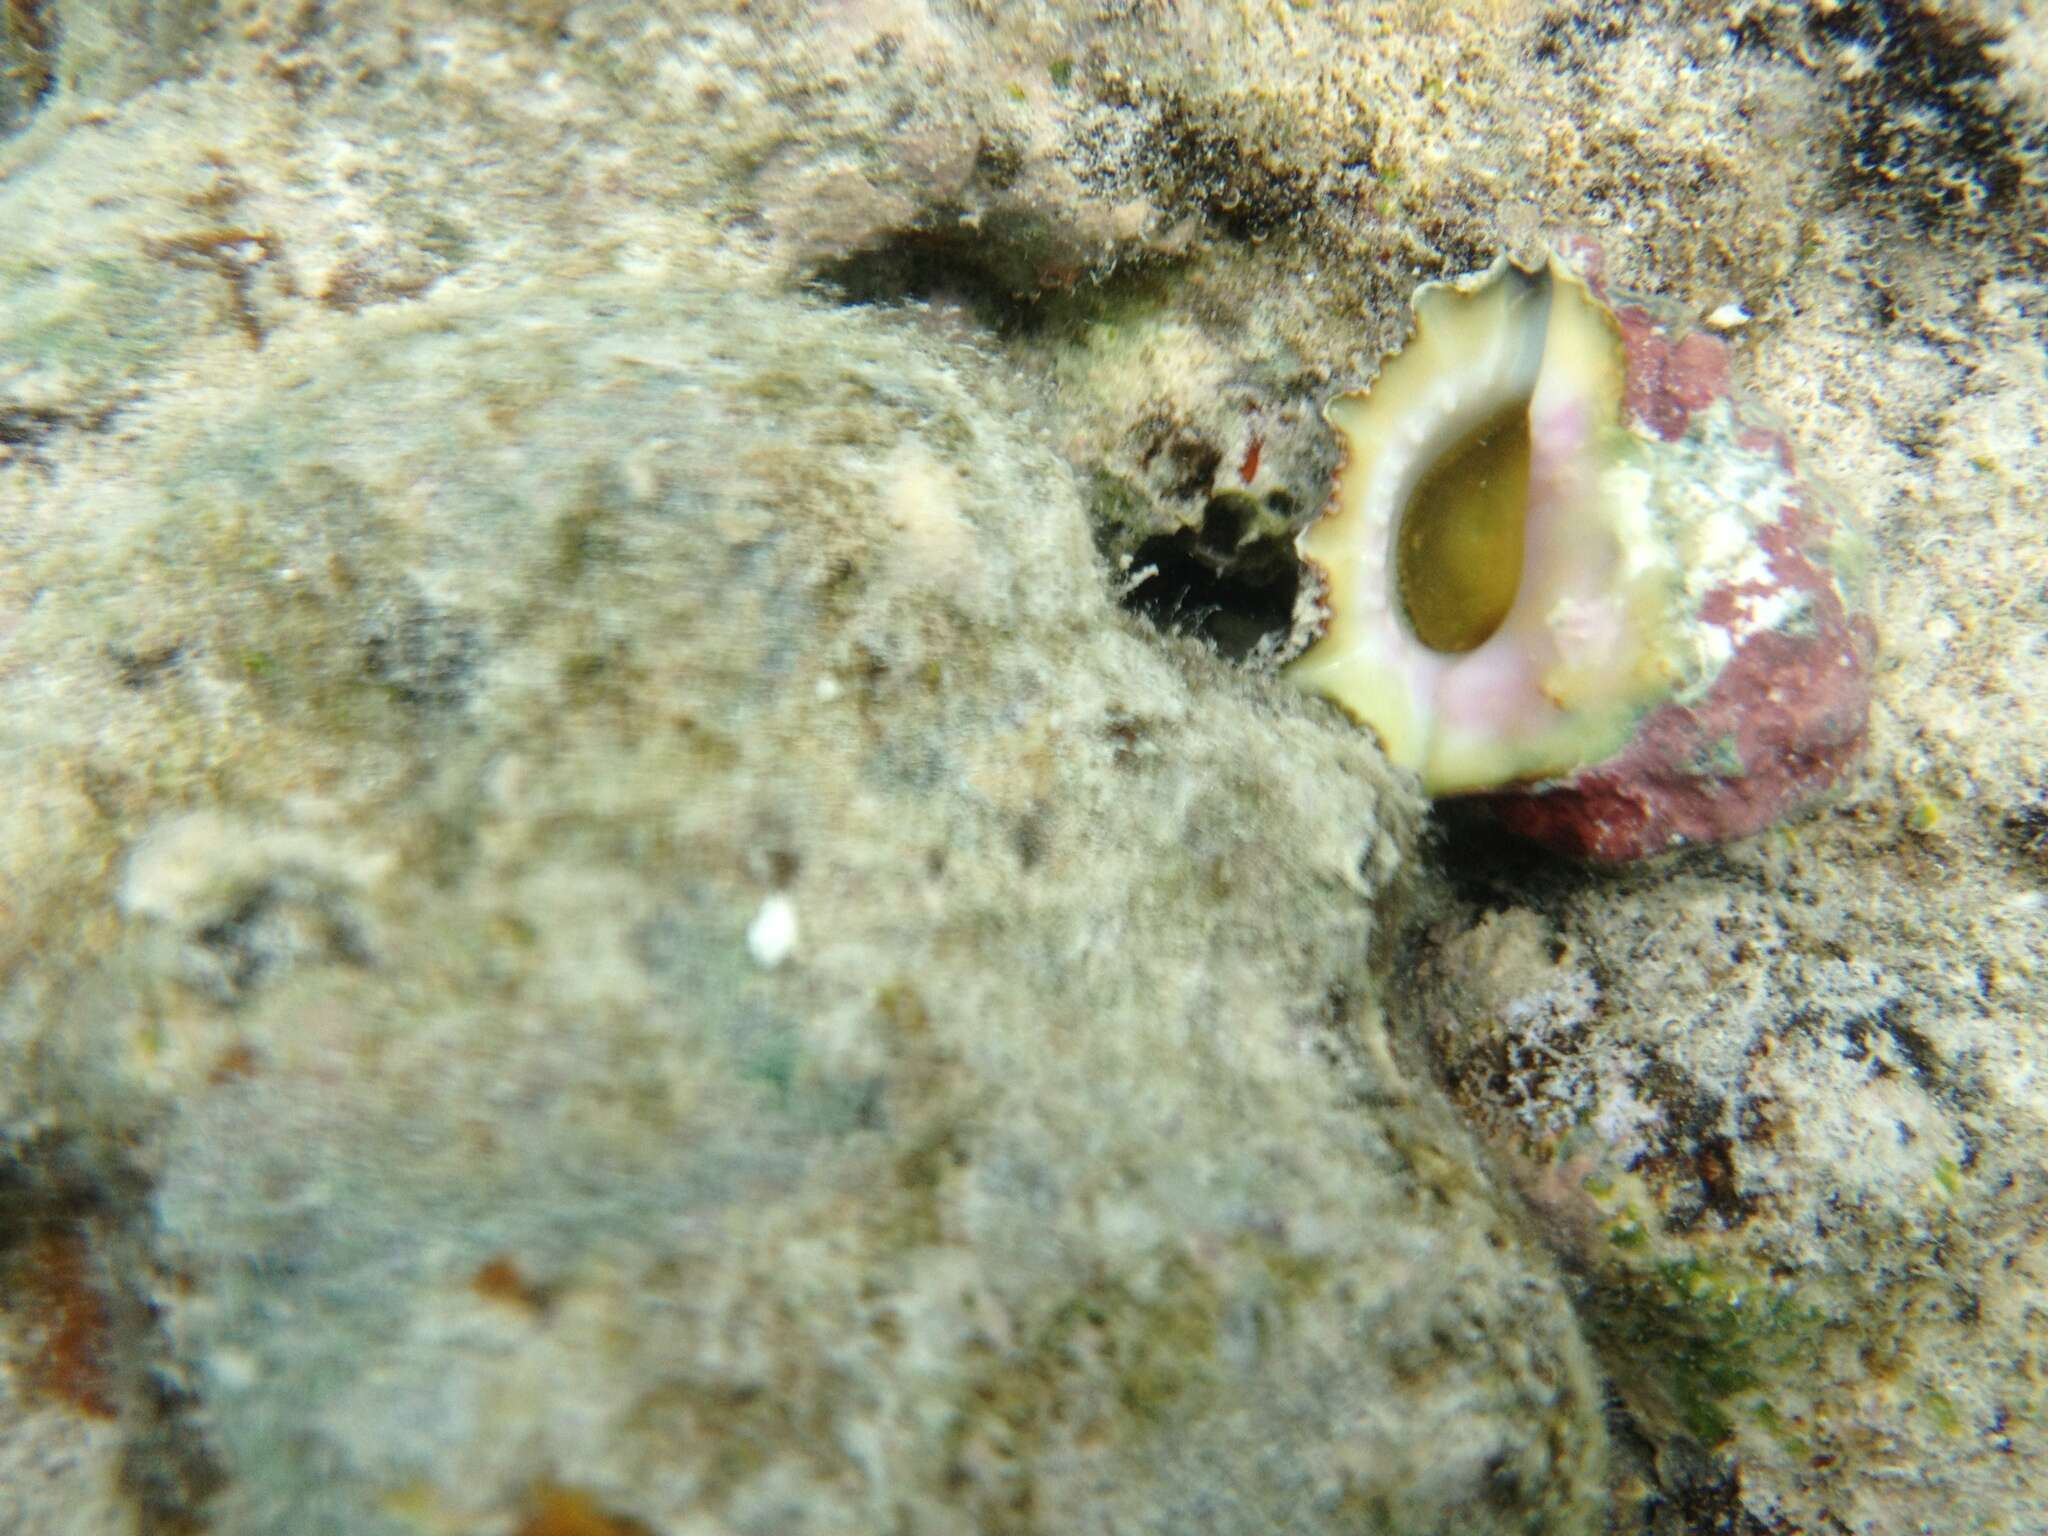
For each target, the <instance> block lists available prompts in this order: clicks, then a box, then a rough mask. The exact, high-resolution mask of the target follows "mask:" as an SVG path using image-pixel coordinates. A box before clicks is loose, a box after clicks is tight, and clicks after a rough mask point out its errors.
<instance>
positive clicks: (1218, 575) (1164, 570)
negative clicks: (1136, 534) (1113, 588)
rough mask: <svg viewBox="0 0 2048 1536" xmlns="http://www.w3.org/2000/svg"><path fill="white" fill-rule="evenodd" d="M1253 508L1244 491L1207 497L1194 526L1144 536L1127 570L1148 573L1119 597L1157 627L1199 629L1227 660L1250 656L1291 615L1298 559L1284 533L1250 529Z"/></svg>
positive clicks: (1281, 633)
mask: <svg viewBox="0 0 2048 1536" xmlns="http://www.w3.org/2000/svg"><path fill="white" fill-rule="evenodd" d="M1256 515H1257V508H1256V506H1255V504H1254V503H1252V502H1251V501H1249V500H1248V499H1247V498H1245V497H1243V496H1235V495H1225V496H1216V497H1212V498H1211V499H1210V501H1209V504H1208V505H1207V507H1205V508H1204V509H1203V513H1202V523H1201V526H1200V527H1199V528H1182V529H1180V530H1178V531H1176V532H1174V533H1169V534H1160V535H1159V536H1157V537H1156V538H1150V539H1147V540H1146V541H1145V542H1144V543H1142V544H1140V545H1139V546H1138V548H1137V550H1136V551H1135V552H1134V554H1133V556H1132V561H1131V569H1132V572H1133V573H1134V574H1135V573H1136V572H1139V571H1142V570H1144V569H1145V568H1146V567H1147V566H1150V567H1152V569H1153V574H1152V575H1150V576H1149V577H1147V578H1146V579H1145V580H1143V581H1141V582H1139V583H1138V584H1137V585H1136V586H1135V587H1133V588H1132V589H1131V591H1130V593H1129V595H1128V596H1126V597H1125V599H1124V604H1125V606H1126V607H1128V608H1129V609H1130V610H1131V611H1132V612H1134V613H1138V614H1142V615H1143V616H1144V617H1145V618H1147V619H1149V620H1151V621H1152V622H1153V623H1154V624H1156V625H1158V626H1159V627H1160V628H1161V629H1168V630H1172V631H1174V632H1175V633H1176V634H1184V635H1197V636H1199V637H1200V638H1202V639H1204V640H1206V641H1208V642H1209V643H1210V644H1211V645H1213V646H1215V647H1216V649H1217V650H1218V651H1219V652H1221V653H1222V654H1223V655H1225V656H1228V657H1230V658H1231V659H1233V660H1241V659H1242V658H1244V657H1246V656H1249V655H1250V654H1251V653H1252V652H1253V651H1254V650H1256V649H1257V648H1258V647H1259V645H1260V644H1261V643H1262V642H1264V641H1267V640H1269V639H1274V640H1277V639H1279V638H1280V637H1282V636H1284V635H1285V634H1286V633H1287V631H1288V629H1289V628H1290V627H1291V626H1292V624H1293V622H1294V599H1295V594H1296V592H1297V590H1298V589H1299V588H1300V585H1301V563H1300V561H1298V560H1297V559H1296V558H1295V555H1294V550H1293V547H1292V545H1291V543H1290V542H1289V540H1288V539H1287V538H1285V537H1284V536H1279V535H1272V536H1266V537H1255V536H1252V534H1251V528H1252V524H1253V520H1254V518H1255V517H1256Z"/></svg>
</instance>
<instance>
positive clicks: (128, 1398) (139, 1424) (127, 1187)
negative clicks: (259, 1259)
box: [0, 1134, 223, 1536]
mask: <svg viewBox="0 0 2048 1536" xmlns="http://www.w3.org/2000/svg"><path fill="white" fill-rule="evenodd" d="M149 1198H150V1188H149V1184H148V1181H147V1179H146V1177H145V1176H144V1175H143V1174H141V1173H140V1172H139V1171H137V1170H136V1169H135V1168H134V1167H133V1166H132V1165H131V1164H130V1163H129V1162H128V1161H127V1159H126V1157H125V1156H124V1154H122V1153H121V1152H120V1151H119V1150H118V1148H116V1147H114V1146H113V1145H112V1144H111V1143H94V1142H90V1141H88V1140H87V1139H85V1138H82V1137H73V1136H67V1135H60V1134H48V1135H42V1136H37V1137H33V1138H29V1139H27V1140H23V1141H18V1142H13V1143H0V1314H4V1315H5V1317H6V1319H7V1322H8V1325H9V1327H8V1335H9V1342H10V1344H11V1345H12V1347H13V1349H14V1350H15V1358H14V1359H13V1360H11V1361H10V1362H9V1363H10V1364H11V1366H12V1367H13V1371H14V1376H15V1379H16V1380H17V1382H19V1383H21V1384H22V1386H23V1387H24V1388H25V1389H26V1390H27V1391H28V1392H29V1393H30V1394H31V1395H32V1396H34V1397H35V1398H37V1399H38V1400H40V1401H41V1402H43V1403H45V1404H48V1405H49V1406H50V1408H51V1409H53V1410H55V1411H63V1412H69V1413H73V1414H76V1415H78V1416H80V1417H82V1418H88V1419H100V1420H106V1421H111V1422H113V1423H115V1424H117V1425H119V1426H120V1428H121V1431H122V1436H123V1443H122V1450H121V1470H120V1476H121V1484H122V1487H123V1489H124V1491H125V1492H126V1493H127V1494H128V1496H129V1498H130V1499H131V1500H132V1501H133V1505H134V1509H135V1514H136V1521H135V1528H136V1530H137V1531H139V1532H140V1533H142V1536H194V1533H197V1532H200V1531H203V1530H205V1529H206V1528H207V1520H206V1516H205V1507H206V1505H207V1503H208V1501H209V1500H210V1499H211V1498H212V1497H213V1495H214V1494H215V1493H216V1492H217V1491H218V1490H219V1488H220V1486H221V1484H222V1482H223V1476H222V1473H221V1470H220V1467H219V1464H218V1463H217V1462H216V1460H215V1459H214V1457H213V1455H212V1453H211V1452H210V1451H209V1449H208V1448H207V1446H206V1443H205V1439H204V1437H203V1434H202V1433H201V1431H200V1429H199V1428H198V1425H197V1422H196V1418H195V1415H196V1413H197V1411H198V1407H199V1405H198V1403H197V1401H196V1399H195V1398H194V1396H193V1395H192V1394H191V1393H190V1392H189V1391H188V1390H187V1389H186V1387H185V1386H184V1385H183V1384H182V1383H181V1381H180V1375H181V1372H180V1369H179V1367H178V1365H177V1363H176V1362H175V1361H174V1360H173V1359H172V1358H171V1355H170V1351H169V1346H168V1344H167V1342H166V1341H165V1339H164V1337H163V1332H162V1320H161V1318H160V1316H159V1314H158V1310H157V1307H156V1304H155V1301H154V1296H155V1295H156V1294H157V1293H159V1292H160V1291H161V1290H162V1289H163V1286H164V1280H163V1277H162V1276H160V1275H158V1274H156V1273H155V1272H154V1269H153V1261H152V1260H151V1258H150V1256H149V1253H148V1242H147V1237H146V1233H147V1230H148V1224H149V1209H150V1207H149Z"/></svg>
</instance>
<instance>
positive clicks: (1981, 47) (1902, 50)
mask: <svg viewBox="0 0 2048 1536" xmlns="http://www.w3.org/2000/svg"><path fill="white" fill-rule="evenodd" d="M1806 26H1807V29H1808V32H1809V34H1810V35H1811V36H1812V37H1814V38H1816V39H1818V40H1819V41H1821V42H1823V43H1824V44H1826V45H1827V47H1828V48H1829V49H1830V50H1831V51H1833V52H1834V53H1835V54H1836V55H1837V56H1838V57H1841V58H1845V59H1852V60H1854V61H1856V66H1857V67H1856V68H1855V69H1854V71H1853V73H1850V74H1848V75H1847V76H1846V78H1845V79H1844V81H1843V84H1842V90H1843V93H1844V95H1845V96H1846V98H1847V104H1848V114H1849V133H1848V144H1847V168H1848V171H1849V174H1850V176H1851V179H1853V180H1854V181H1856V182H1857V183H1858V184H1859V185H1860V186H1862V187H1864V188H1866V189H1869V190H1875V191H1878V192H1881V193H1884V194H1886V195H1889V196H1893V197H1897V198H1900V199H1901V200H1903V201H1904V203H1905V204H1906V206H1907V208H1908V209H1909V210H1910V211H1911V212H1912V213H1913V214H1914V215H1915V216H1916V217H1917V218H1918V219H1919V220H1920V221H1921V222H1922V223H1932V222H1934V221H1936V220H1937V219H1939V218H1940V217H1942V216H1944V215H1948V214H1952V213H1957V212H1967V211H1971V210H1972V209H1982V210H1983V211H1985V212H1996V211H1998V210H2000V209H2003V208H2005V207H2007V206H2009V205H2011V204H2012V203H2013V202H2014V200H2015V198H2016V197H2017V195H2018V194H2019V191H2020V189H2021V185H2022V182H2023V177H2024V164H2025V160H2026V158H2027V157H2028V156H2029V155H2030V154H2035V153H2038V152H2039V151H2040V150H2041V149H2042V147H2043V146H2042V145H2041V143H2040V142H2039V135H2038V134H2029V133H2027V132H2025V131H2023V125H2022V124H2021V122H2020V121H2019V119H2018V116H2017V114H2015V113H2014V111H2013V110H2012V109H2011V107H2010V106H2008V105H2006V104H2005V103H2004V102H2003V101H2002V100H2001V98H2000V94H1999V89H1998V64H1997V61H1996V59H1995V58H1994V57H1993V56H1992V54H1991V52H1990V50H1991V49H1992V48H1993V47H1994V46H1996V45H1997V44H1998V42H1999V41H2000V40H2001V39H2000V38H1999V36H1998V35H1997V34H1996V33H1993V32H1990V31H1987V30H1985V29H1984V28H1983V27H1981V26H1979V25H1977V24H1975V23H1973V22H1971V21H1969V20H1968V19H1966V18H1963V17H1960V16H1957V15H1954V14H1952V13H1950V12H1948V11H1945V10H1943V9H1941V8H1939V7H1936V6H1932V5H1929V4H1926V3H1925V0H1861V3H1852V4H1847V5H1842V6H1835V7H1828V8H1825V9H1823V10H1821V11H1819V12H1817V13H1816V14H1814V15H1813V16H1811V17H1810V18H1809V19H1808V21H1807V23H1806Z"/></svg>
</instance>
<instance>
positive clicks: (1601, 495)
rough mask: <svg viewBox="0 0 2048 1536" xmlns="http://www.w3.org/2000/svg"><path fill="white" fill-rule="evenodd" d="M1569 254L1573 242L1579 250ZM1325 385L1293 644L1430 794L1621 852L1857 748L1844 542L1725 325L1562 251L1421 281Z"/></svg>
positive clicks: (1736, 807)
mask: <svg viewBox="0 0 2048 1536" xmlns="http://www.w3.org/2000/svg"><path fill="white" fill-rule="evenodd" d="M1585 264H1586V265H1587V267H1588V269H1590V267H1591V263H1590V262H1587V263H1585ZM1415 312H1416V329H1415V334H1414V337H1413V339H1412V340H1411V341H1410V342H1409V344H1408V345H1407V346H1406V347H1404V348H1403V349H1402V350H1401V351H1399V352H1398V353H1396V354H1395V355H1394V356H1392V357H1390V358H1389V359H1387V361H1386V362H1385V364H1384V366H1383V367H1382V369H1381V372H1380V374H1379V376H1378V378H1377V379H1376V380H1375V381H1374V382H1373V384H1372V385H1371V387H1370V388H1369V389H1367V390H1364V391H1358V392H1353V393H1350V394H1345V395H1340V396H1338V397H1337V398H1336V399H1335V400H1333V401H1332V402H1331V403H1330V405H1329V406H1328V408H1327V410H1326V415H1327V417H1328V419H1329V421H1330V424H1331V425H1332V426H1333V427H1334V428H1336V430H1337V432H1338V434H1339V436H1340V437H1341V439H1342V440H1343V443H1344V447H1345V458H1344V461H1343V463H1342V465H1341V467H1340V469H1339V471H1338V475H1337V480H1336V485H1335V488H1334V490H1333V492H1332V495H1331V500H1330V504H1329V508H1328V510H1327V511H1326V512H1325V514H1324V516H1323V517H1322V518H1321V519H1320V520H1319V521H1317V522H1315V523H1313V524H1311V525H1310V526H1309V527H1308V528H1307V529H1305V530H1304V531H1303V533H1302V535H1301V537H1300V540H1299V548H1300V551H1301V554H1302V556H1303V558H1304V560H1306V561H1307V562H1308V563H1309V565H1310V566H1311V567H1312V568H1313V569H1314V570H1315V571H1316V572H1317V573H1318V574H1319V576H1320V578H1321V590H1320V592H1314V591H1311V592H1310V593H1308V594H1307V595H1306V597H1305V601H1304V607H1305V613H1304V619H1305V623H1306V625H1307V626H1308V627H1309V628H1310V629H1311V631H1312V632H1313V633H1314V640H1313V642H1312V643H1311V644H1310V645H1309V647H1308V648H1307V650H1306V651H1305V652H1304V653H1303V654H1302V655H1301V656H1300V657H1299V658H1298V659H1296V660H1295V661H1294V662H1293V663H1292V665H1291V666H1290V668H1289V672H1290V675H1291V676H1292V678H1293V679H1294V681H1295V682H1296V683H1298V684H1299V685H1300V686H1302V687H1304V688H1307V689H1309V690H1310V691H1312V692H1316V693H1320V694H1322V695H1324V696H1326V697H1328V698H1330V699H1332V700H1334V701H1335V702H1336V703H1338V704H1339V705H1340V706H1342V707H1343V708H1344V709H1345V710H1346V711H1347V712H1348V713H1349V714H1351V715H1352V717H1353V718H1354V719H1356V720H1358V721H1359V722H1360V723H1361V724H1363V725H1366V726H1368V727H1370V728H1371V729H1372V730H1373V731H1374V732H1375V734H1376V735H1377V736H1378V737H1379V739H1380V742H1381V745H1382V746H1383V747H1384V748H1385V750H1386V752H1387V755H1388V756H1389V757H1390V758H1392V759H1393V761H1394V762H1395V763H1397V764H1399V765H1400V766H1402V767H1405V768H1409V769H1412V770H1414V771H1415V772H1416V773H1417V774H1419V775H1420V777H1421V779H1422V783H1423V787H1424V788H1425V789H1426V790H1427V791H1429V792H1430V793H1431V794H1433V795H1438V796H1461V797H1476V798H1477V799H1478V800H1479V801H1480V803H1482V804H1484V805H1486V806H1488V807H1490V808H1491V809H1492V810H1493V811H1494V813H1495V814H1497V815H1498V816H1499V818H1500V820H1501V821H1502V822H1504V823H1505V824H1506V825H1507V826H1508V827H1509V828H1511V829H1512V830H1513V831H1515V832H1517V833H1519V834H1521V835H1522V836H1525V837H1528V838H1531V839H1533V840H1535V841H1537V842H1540V843H1543V844H1546V845H1548V846H1550V847H1552V848H1555V849H1558V850H1560V851H1563V852H1567V853H1572V854H1576V855H1579V856H1582V857H1585V858H1589V859H1593V860H1598V861H1604V862H1616V861H1621V860H1627V859H1635V858H1642V857H1645V856H1648V855H1650V854H1655V853H1661V852H1664V851H1666V850H1668V849H1672V848H1676V847H1680V846H1684V845H1686V844H1695V843H1709V842H1717V841H1720V840H1722V839H1726V838H1731V837H1739V836H1742V835H1744V834H1746V833H1750V832H1754V831H1756V830H1758V829H1759V828H1761V827H1763V826H1765V825H1767V824H1769V823H1770V822H1772V821H1774V820H1777V819H1779V818H1780V817H1783V816H1786V815H1788V814H1791V813H1792V812H1794V811H1796V810H1798V809H1799V808H1800V807H1802V806H1804V805H1806V804H1807V803H1809V802H1810V801H1811V800H1812V799H1813V798H1814V797H1815V796H1816V795H1818V794H1820V793H1821V792H1822V791H1824V790H1825V789H1827V788H1828V787H1829V786H1830V785H1831V784H1833V783H1834V782H1835V780H1836V779H1837V778H1838V777H1839V776H1840V775H1841V773H1842V771H1843V770H1844V769H1845V768H1846V767H1847V765H1848V764H1849V762H1850V761H1851V760H1852V759H1853V758H1854V756H1855V755H1856V753H1857V751H1858V750H1859V749H1860V747H1861V745H1862V741H1863V734H1864V721H1865V717H1866V714H1867V711H1868V699H1869V684H1868V674H1869V668H1870V664H1871V660H1872V657H1873V654H1874V651H1875V634H1874V630H1873V627H1872V623H1871V619H1870V616H1869V613H1868V610H1867V593H1866V590H1865V575H1864V571H1865V559H1864V555H1863V552H1862V545H1861V542H1860V540H1859V539H1857V537H1856V536H1855V535H1854V533H1853V532H1852V531H1851V529H1850V528H1849V527H1848V526H1847V524H1846V522H1845V520H1844V517H1843V515H1842V513H1841V511H1840V510H1839V509H1838V508H1837V507H1836V505H1835V504H1834V503H1833V501H1832V500H1831V499H1830V498H1828V497H1827V496H1826V495H1825V494H1824V493H1823V492H1821V491H1820V490H1819V489H1817V488H1816V487H1815V486H1814V485H1813V484H1812V483H1811V482H1810V481H1808V480H1807V479H1805V478H1804V477H1803V476H1802V475H1801V474H1800V473H1799V471H1798V469H1797V467H1796V463H1795V459H1794V455H1793V452H1792V448H1791V445H1790V443H1789V441H1788V439H1787V438H1786V437H1785V435H1784V433H1783V432H1782V430H1780V429H1779V428H1778V427H1777V425H1776V424H1775V423H1774V422H1772V421H1771V420H1770V419H1769V418H1768V417H1766V416H1764V415H1763V414H1762V413H1761V412H1759V411H1758V410H1756V409H1755V408H1754V407H1753V406H1751V405H1749V404H1748V403H1747V402H1744V401H1742V400H1740V399H1738V397H1737V396H1736V395H1735V394H1734V393H1733V392H1732V391H1731V389H1730V385H1729V379H1728V361H1727V352H1726V347H1725V345H1724V343H1722V342H1721V341H1720V340H1719V339H1717V338H1715V337H1713V336H1710V335H1707V334H1705V333H1703V332H1692V333H1686V332H1684V331H1682V330H1681V329H1679V328H1678V327H1675V326H1672V325H1670V324H1667V323H1665V322H1663V321H1661V320H1660V319H1659V318H1657V317H1656V316H1655V315H1654V314H1653V313H1652V312H1651V310H1650V309H1649V308H1648V307H1647V306H1645V305H1644V304H1642V303H1639V302H1635V301H1632V300H1624V299H1619V298H1617V299H1614V300H1610V299H1609V297H1608V296H1607V294H1606V293H1605V291H1604V289H1603V288H1602V286H1601V285H1600V283H1599V282H1598V280H1597V277H1588V276H1587V275H1585V274H1584V272H1582V270H1581V269H1580V268H1579V267H1575V266H1573V265H1571V264H1570V263H1568V262H1567V261H1565V260H1564V259H1562V258H1560V257H1556V256H1553V257H1551V258H1550V259H1549V260H1548V261H1547V262H1546V263H1544V264H1542V265H1540V266H1534V267H1523V266H1520V265H1517V264H1516V263H1514V262H1512V261H1510V260H1508V259H1506V258H1502V259H1501V260H1499V261H1497V262H1495V263H1494V265H1493V266H1492V267H1490V268H1489V269H1487V270H1486V271H1485V272H1483V273H1477V274H1474V275H1472V276H1470V277H1467V278H1463V279H1459V280H1457V281H1455V282H1449V283H1430V284H1425V285H1424V286H1423V288H1422V289H1421V290H1420V291H1419V292H1418V293H1417V294H1416V297H1415Z"/></svg>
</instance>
